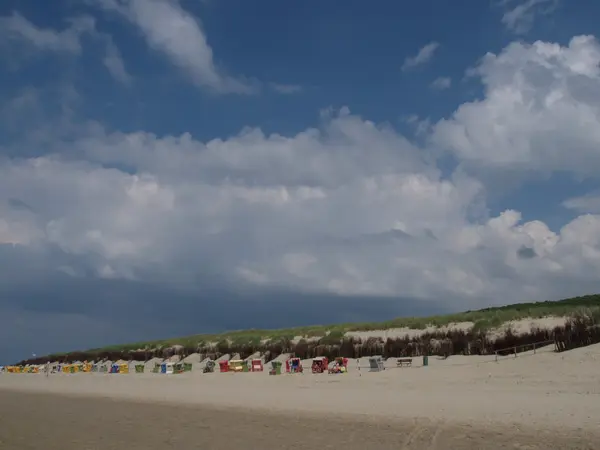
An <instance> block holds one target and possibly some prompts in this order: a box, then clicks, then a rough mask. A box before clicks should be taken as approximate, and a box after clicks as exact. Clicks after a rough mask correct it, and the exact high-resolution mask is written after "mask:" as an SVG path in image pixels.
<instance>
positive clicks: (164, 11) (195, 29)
mask: <svg viewBox="0 0 600 450" xmlns="http://www.w3.org/2000/svg"><path fill="white" fill-rule="evenodd" d="M92 3H94V4H97V5H99V6H101V7H102V8H104V9H105V10H107V11H111V12H115V13H118V14H119V15H121V16H122V17H125V18H126V19H127V20H129V21H130V22H131V23H132V24H134V25H135V26H136V27H137V28H138V29H139V30H140V31H141V33H142V34H143V36H144V39H145V40H146V42H147V43H148V45H149V46H150V47H152V48H153V49H155V50H157V51H160V52H162V53H164V54H165V56H166V57H167V58H169V59H170V60H171V62H173V64H175V65H176V66H178V67H180V68H181V69H182V70H183V71H185V72H186V73H187V75H188V76H190V77H191V79H192V80H193V81H194V82H195V83H196V84H198V85H199V86H202V87H205V88H208V89H210V90H212V91H213V92H216V93H221V94H224V93H236V94H252V93H255V92H256V90H257V86H256V85H255V84H253V83H251V82H249V81H247V80H243V79H242V78H240V77H237V78H235V77H232V76H229V75H227V74H226V73H225V72H224V71H223V70H222V69H220V68H219V67H217V65H216V64H215V61H214V57H213V50H212V48H211V46H210V45H209V44H208V41H207V38H206V34H205V33H204V31H203V30H202V27H201V25H200V23H199V21H198V19H197V18H195V17H194V16H193V15H191V14H190V13H188V12H187V11H185V10H184V9H183V8H182V7H181V5H180V4H179V3H178V2H177V1H176V0H172V1H163V0H92Z"/></svg>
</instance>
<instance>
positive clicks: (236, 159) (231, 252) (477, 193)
mask: <svg viewBox="0 0 600 450" xmlns="http://www.w3.org/2000/svg"><path fill="white" fill-rule="evenodd" d="M598 54H599V52H598V44H597V43H596V41H595V40H594V39H592V38H590V37H577V38H574V39H573V40H572V41H571V43H570V44H569V46H567V47H561V46H559V45H555V44H550V43H543V42H537V43H535V44H533V45H525V44H512V45H510V46H508V47H507V48H506V49H505V50H504V51H503V52H501V53H500V54H499V55H491V54H490V55H488V56H486V57H485V58H484V59H483V60H482V62H481V64H480V65H479V66H478V68H477V69H476V70H475V71H474V74H476V75H478V76H480V77H481V78H482V81H483V83H484V86H485V88H486V89H485V92H484V97H483V98H482V99H481V100H479V101H476V102H471V103H467V104H464V105H462V106H461V107H459V108H458V109H457V111H456V112H455V113H454V114H453V115H452V116H451V117H450V118H448V119H446V120H444V121H440V122H438V123H437V124H434V126H433V128H432V129H430V128H429V127H427V128H424V131H423V133H431V136H430V138H431V142H433V143H435V144H436V146H435V147H432V148H419V147H418V146H416V145H415V144H413V143H411V142H409V141H408V140H407V139H406V138H404V137H403V136H401V135H399V134H398V133H397V132H396V131H395V130H394V129H393V128H391V127H390V126H389V125H385V124H382V125H377V124H375V123H373V122H370V121H368V120H365V119H362V118H360V117H358V116H356V115H353V114H352V113H351V112H350V110H349V109H348V108H343V109H342V110H340V111H339V114H335V113H334V112H333V111H331V110H327V111H325V112H324V113H323V114H322V117H321V123H320V125H319V127H317V128H309V129H306V130H304V131H303V132H301V133H298V134H296V135H294V136H281V135H277V134H273V135H265V134H264V133H263V132H261V131H260V130H259V129H245V130H243V131H242V132H241V133H240V134H238V135H236V136H231V137H229V138H227V139H214V140H211V141H208V142H200V141H197V140H195V139H194V138H192V136H191V135H190V134H187V133H184V134H182V135H180V136H156V135H154V134H151V133H148V132H143V131H140V132H133V133H122V132H118V131H109V130H106V129H104V128H103V127H101V126H99V125H98V124H95V125H89V126H88V127H86V128H83V129H82V130H79V131H78V133H77V134H76V135H75V136H73V137H71V138H70V139H65V140H62V139H59V140H57V141H56V142H55V145H54V147H53V148H55V149H56V155H53V156H52V155H46V156H42V157H37V158H22V159H8V160H2V161H1V162H0V217H1V218H2V222H1V223H0V240H1V242H5V243H10V244H16V245H23V246H27V247H30V248H44V247H48V246H50V247H58V248H60V249H62V250H63V251H64V252H66V253H67V254H69V255H72V256H73V257H74V258H78V259H77V260H78V261H79V260H81V259H86V260H87V261H88V266H86V267H88V268H90V267H91V269H89V271H91V272H92V273H93V274H94V275H95V276H97V277H101V278H102V277H103V278H111V279H112V278H115V277H119V278H128V279H140V280H146V279H151V280H152V281H171V282H174V283H180V282H181V283H183V282H184V281H189V280H194V279H195V277H196V276H197V275H198V273H200V272H202V270H204V268H206V267H210V268H211V270H212V271H213V272H214V273H218V274H219V276H221V278H222V279H221V281H222V282H224V283H228V284H229V285H233V286H244V283H249V284H253V285H258V286H262V287H265V286H267V287H273V286H275V287H281V286H284V287H290V288H293V289H297V290H309V291H313V292H333V293H338V294H346V295H356V294H368V295H389V296H402V297H413V298H420V299H424V300H430V299H439V298H443V299H445V301H447V302H453V303H452V304H453V305H455V306H456V307H477V306H481V305H483V304H488V303H489V302H497V303H507V302H511V301H519V300H525V299H526V300H536V299H546V298H557V297H562V296H567V295H573V294H579V293H581V292H582V290H586V291H588V290H590V291H593V290H597V289H599V288H600V280H599V279H598V273H599V270H600V215H594V214H586V215H582V216H580V217H577V218H575V219H574V220H572V221H571V222H570V223H567V224H566V225H564V226H563V227H562V228H561V229H559V230H551V229H549V227H548V226H547V225H546V224H544V223H543V222H540V221H536V220H531V221H523V220H522V217H521V214H520V213H519V212H517V211H513V210H507V211H504V212H503V213H501V214H497V215H491V216H490V213H489V212H488V209H487V205H486V196H487V194H488V192H487V191H486V188H485V185H486V179H485V178H483V177H482V178H481V179H479V178H478V174H479V171H478V169H480V168H482V167H483V168H488V169H489V168H491V169H493V170H498V169H500V170H505V169H511V170H513V169H519V168H526V169H527V170H529V171H536V172H546V173H548V172H552V171H555V170H558V169H561V170H568V171H571V172H573V173H576V174H586V175H588V176H594V177H597V176H598V175H597V174H598V173H600V166H599V165H598V161H599V159H598V158H597V156H598V148H600V146H599V145H597V144H598V130H600V126H598V125H599V123H598V120H597V119H598V111H599V108H600V97H599V96H598V94H597V93H598V92H599V90H598V85H597V83H598V79H599V78H600V76H599V74H598V70H599V69H598V68H597V62H598V60H599V57H598ZM412 122H413V123H415V124H418V123H420V122H422V121H420V120H419V118H418V117H415V118H413V119H412ZM438 147H441V148H444V149H447V150H449V151H452V152H453V154H454V155H455V156H456V157H457V158H458V159H459V161H461V163H462V165H463V166H464V167H460V168H459V170H457V171H456V172H455V173H454V174H452V175H449V176H444V175H443V174H442V172H441V171H440V170H439V169H438V168H437V167H436V163H435V160H434V158H433V155H434V154H435V152H436V151H437V149H438ZM123 166H125V167H128V168H133V169H134V170H135V171H136V174H135V175H132V174H131V173H128V172H125V171H123V170H119V169H118V167H123ZM110 167H113V168H110ZM465 168H470V169H471V171H469V170H463V169H465ZM581 205H582V202H581V201H579V202H573V201H571V202H567V203H566V206H569V207H572V208H573V207H574V209H576V210H583V208H581V207H580V206H581ZM49 263H51V264H54V263H55V264H56V270H61V271H62V272H63V273H73V274H77V273H79V272H78V270H81V269H80V268H79V267H78V266H76V265H74V264H71V263H69V264H67V263H65V261H63V260H61V261H56V262H54V260H52V259H50V260H49ZM67 266H68V267H69V270H65V267H67ZM89 271H88V273H89Z"/></svg>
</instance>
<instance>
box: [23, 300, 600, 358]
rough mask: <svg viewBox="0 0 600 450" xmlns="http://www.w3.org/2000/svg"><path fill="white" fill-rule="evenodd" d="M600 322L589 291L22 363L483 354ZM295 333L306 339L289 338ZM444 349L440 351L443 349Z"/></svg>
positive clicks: (131, 346) (209, 336)
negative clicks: (540, 325)
mask: <svg viewBox="0 0 600 450" xmlns="http://www.w3.org/2000/svg"><path fill="white" fill-rule="evenodd" d="M552 316H554V317H563V316H565V317H571V318H572V319H571V321H570V322H569V323H568V324H567V325H566V327H557V329H555V330H543V329H534V330H531V331H530V333H528V334H524V335H523V334H521V335H515V334H514V333H513V331H512V330H511V329H510V328H509V329H507V330H505V331H504V333H503V335H502V336H500V337H498V338H496V339H494V340H493V341H491V340H489V339H488V337H487V332H488V331H489V330H491V329H494V328H498V327H500V326H501V325H503V324H504V323H507V322H509V321H514V320H519V319H524V318H534V319H535V318H543V317H552ZM460 322H471V323H473V324H474V326H473V328H472V329H471V330H468V331H464V330H444V329H443V328H442V327H444V326H446V325H450V324H452V323H460ZM598 324H600V295H588V296H584V297H575V298H569V299H565V300H561V301H556V302H549V301H548V302H538V303H521V304H515V305H508V306H502V307H494V308H486V309H482V310H478V311H466V312H462V313H457V314H449V315H444V316H431V317H405V318H396V319H393V320H389V321H385V322H376V323H348V324H337V325H329V326H324V325H318V326H306V327H296V328H288V329H275V330H258V329H250V330H240V331H230V332H226V333H221V334H200V335H194V336H188V337H184V338H174V339H166V340H161V341H149V342H136V343H131V344H125V345H113V346H107V347H103V348H97V349H91V350H87V351H76V352H69V353H63V354H53V355H48V356H45V357H42V358H36V360H35V361H34V360H28V361H24V363H27V362H28V363H36V362H37V360H39V361H46V360H59V361H63V360H77V359H79V360H84V359H87V360H98V359H101V358H108V359H111V360H115V359H137V360H144V359H148V358H150V357H153V356H161V357H162V356H165V354H167V353H169V352H170V353H173V352H175V353H183V354H190V353H194V352H197V353H202V354H205V355H210V356H214V357H216V356H219V355H221V354H226V353H231V354H233V353H240V355H242V357H247V356H249V355H250V354H252V353H254V352H256V351H261V352H263V353H267V355H272V356H277V355H278V354H280V353H295V354H296V355H298V356H299V357H314V356H328V357H335V356H347V357H360V356H368V355H374V354H382V355H384V356H386V357H396V356H419V355H421V354H434V353H435V352H438V351H439V352H441V353H444V354H445V356H448V354H486V353H493V352H495V351H497V350H501V349H504V348H506V347H511V346H516V345H522V346H527V345H529V344H533V343H534V342H539V341H543V340H551V339H555V337H556V336H559V335H560V336H563V338H564V340H565V342H566V340H569V342H570V343H567V344H565V347H567V346H573V345H575V344H574V343H576V342H580V341H582V342H583V341H586V340H589V339H592V340H593V339H595V338H593V337H591V338H589V339H588V337H587V336H588V335H590V336H591V335H594V336H596V334H598V333H597V332H596V331H593V332H588V331H585V332H584V331H582V330H587V329H588V328H590V327H596V328H597V326H598ZM398 328H408V329H416V330H423V333H422V334H421V335H420V336H418V337H409V336H405V337H402V338H397V339H387V340H383V339H381V338H376V337H375V338H369V339H358V338H349V337H347V336H346V333H347V332H351V331H374V330H387V329H398ZM429 328H431V329H429ZM596 328H594V330H596ZM425 330H427V332H426V331H425ZM573 330H577V331H576V333H578V334H577V336H576V337H569V336H571V334H573V333H575V331H573ZM586 333H587V334H586ZM594 333H596V334H594ZM584 335H585V336H584ZM296 337H302V338H303V339H301V340H300V341H299V342H294V339H295V338H296ZM563 338H561V339H563ZM599 339H600V337H599ZM436 342H445V343H446V344H444V346H439V348H438V346H437V344H436ZM432 343H433V344H432ZM557 345H558V344H557ZM174 346H178V347H177V349H176V350H174ZM442 348H444V349H445V350H443V351H442V350H441V349H442ZM448 349H451V351H449V350H448ZM448 351H449V353H448Z"/></svg>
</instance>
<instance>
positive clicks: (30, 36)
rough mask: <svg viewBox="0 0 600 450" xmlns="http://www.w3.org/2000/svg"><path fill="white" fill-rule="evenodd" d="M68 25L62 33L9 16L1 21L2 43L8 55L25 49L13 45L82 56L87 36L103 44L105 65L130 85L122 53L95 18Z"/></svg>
mask: <svg viewBox="0 0 600 450" xmlns="http://www.w3.org/2000/svg"><path fill="white" fill-rule="evenodd" d="M69 24H70V25H69V27H67V28H66V29H64V30H62V31H59V30H54V29H51V28H41V27H37V26H36V25H35V24H33V23H31V22H30V21H29V20H27V19H26V18H25V17H23V16H22V15H21V14H19V13H16V12H14V13H13V14H12V15H10V16H7V17H0V42H4V43H5V44H6V48H7V50H8V51H11V50H12V51H15V50H16V49H19V48H21V47H22V46H19V45H16V46H15V45H14V44H23V45H25V46H26V49H27V50H35V51H40V52H56V53H65V54H73V55H79V54H81V52H82V39H83V37H84V36H85V35H88V36H90V37H92V38H95V39H99V40H101V41H103V42H104V44H105V47H106V54H105V56H104V58H103V61H104V64H105V66H106V68H107V69H108V71H109V73H110V74H111V75H112V76H113V78H115V80H117V81H119V82H121V83H123V84H129V83H130V82H131V80H132V78H131V75H129V73H128V72H127V69H126V68H125V63H124V62H123V59H122V58H121V53H120V51H119V49H118V48H117V46H116V45H115V43H114V42H113V40H112V37H111V36H110V35H108V34H106V33H101V32H99V31H98V30H97V29H96V22H95V20H94V19H93V18H92V17H89V16H80V17H75V18H71V19H69ZM12 57H14V58H23V57H24V54H23V53H22V52H21V51H19V52H18V53H16V52H14V54H13V55H12Z"/></svg>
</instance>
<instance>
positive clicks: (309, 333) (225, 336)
mask: <svg viewBox="0 0 600 450" xmlns="http://www.w3.org/2000/svg"><path fill="white" fill-rule="evenodd" d="M590 307H600V294H595V295H586V296H582V297H573V298H568V299H565V300H559V301H546V302H537V303H518V304H513V305H507V306H501V307H494V308H485V309H481V310H477V311H465V312H461V313H456V314H448V315H442V316H429V317H399V318H396V319H392V320H388V321H385V322H369V323H344V324H336V325H314V326H305V327H295V328H285V329H273V330H260V329H249V330H239V331H228V332H224V333H219V334H197V335H192V336H187V337H181V338H173V339H165V340H158V341H146V342H134V343H130V344H122V345H113V346H108V347H102V348H97V349H91V350H89V352H93V353H98V352H102V351H129V350H136V349H139V348H156V347H159V346H162V347H166V346H170V345H175V344H180V345H183V346H185V347H196V346H198V344H203V343H209V342H223V341H228V342H230V343H232V344H255V345H258V344H259V343H260V342H261V340H266V339H270V340H280V339H293V338H294V337H295V336H304V337H317V336H318V337H322V336H326V335H329V336H331V337H332V338H335V339H338V340H339V338H341V337H342V336H343V335H344V333H346V332H348V331H372V330H386V329H391V328H411V329H421V330H422V329H425V328H427V327H429V326H434V327H442V326H444V325H448V324H451V323H456V322H473V323H474V324H475V325H474V329H475V330H476V331H485V330H488V329H492V328H496V327H499V326H501V325H502V324H503V323H506V322H509V321H511V320H519V319H524V318H529V317H530V318H542V317H552V316H554V317H560V316H568V315H571V314H572V313H573V312H575V311H577V310H578V309H580V308H590ZM53 356H60V355H58V354H55V355H53Z"/></svg>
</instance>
